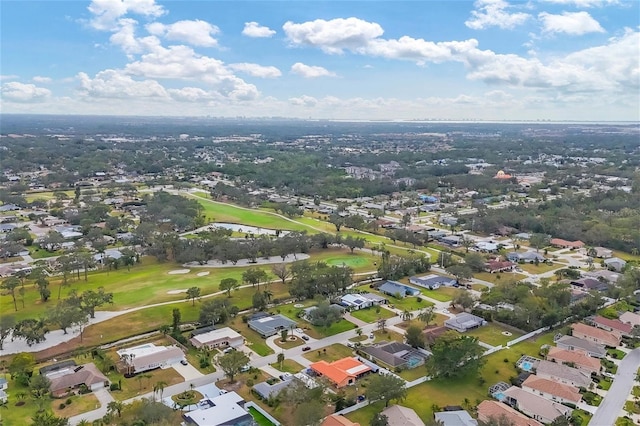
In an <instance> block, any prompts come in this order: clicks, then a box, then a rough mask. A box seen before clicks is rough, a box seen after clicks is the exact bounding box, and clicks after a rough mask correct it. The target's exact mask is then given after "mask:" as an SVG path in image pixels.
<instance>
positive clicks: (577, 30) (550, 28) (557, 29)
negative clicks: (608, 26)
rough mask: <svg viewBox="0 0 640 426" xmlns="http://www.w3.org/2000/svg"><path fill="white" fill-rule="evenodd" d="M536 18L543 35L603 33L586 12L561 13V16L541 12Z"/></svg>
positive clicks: (598, 24)
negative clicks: (539, 22) (540, 23)
mask: <svg viewBox="0 0 640 426" xmlns="http://www.w3.org/2000/svg"><path fill="white" fill-rule="evenodd" d="M538 18H539V19H540V21H542V31H543V32H545V33H550V34H554V33H565V34H570V35H583V34H587V33H603V32H605V30H604V28H602V26H600V23H599V22H598V21H596V20H595V19H593V18H592V17H591V15H589V13H587V12H575V13H572V12H562V15H552V14H550V13H547V12H542V13H540V14H539V15H538Z"/></svg>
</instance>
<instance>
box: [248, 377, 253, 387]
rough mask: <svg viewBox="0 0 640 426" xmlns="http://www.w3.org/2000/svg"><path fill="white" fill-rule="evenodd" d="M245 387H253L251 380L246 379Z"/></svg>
mask: <svg viewBox="0 0 640 426" xmlns="http://www.w3.org/2000/svg"><path fill="white" fill-rule="evenodd" d="M247 386H249V387H251V386H253V380H251V379H248V380H247Z"/></svg>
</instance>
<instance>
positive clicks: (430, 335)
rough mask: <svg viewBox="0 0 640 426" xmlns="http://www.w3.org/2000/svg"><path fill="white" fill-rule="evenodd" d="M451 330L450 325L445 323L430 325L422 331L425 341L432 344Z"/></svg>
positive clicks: (429, 344)
mask: <svg viewBox="0 0 640 426" xmlns="http://www.w3.org/2000/svg"><path fill="white" fill-rule="evenodd" d="M447 331H449V328H448V327H445V326H444V325H430V326H428V327H427V328H425V329H424V330H423V331H422V335H423V336H424V342H425V343H426V344H427V345H428V346H431V345H433V344H434V343H435V342H436V339H437V338H438V337H440V336H442V335H443V334H444V333H446V332H447Z"/></svg>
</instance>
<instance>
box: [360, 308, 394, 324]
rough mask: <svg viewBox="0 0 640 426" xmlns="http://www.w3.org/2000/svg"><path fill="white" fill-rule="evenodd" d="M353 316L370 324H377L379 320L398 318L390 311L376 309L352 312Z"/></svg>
mask: <svg viewBox="0 0 640 426" xmlns="http://www.w3.org/2000/svg"><path fill="white" fill-rule="evenodd" d="M351 315H352V316H353V317H355V318H358V319H359V320H361V321H364V322H368V323H372V322H376V321H377V320H378V318H393V317H395V316H396V315H395V314H394V313H393V312H391V311H390V310H388V309H384V308H374V307H371V308H367V309H359V310H356V311H352V312H351Z"/></svg>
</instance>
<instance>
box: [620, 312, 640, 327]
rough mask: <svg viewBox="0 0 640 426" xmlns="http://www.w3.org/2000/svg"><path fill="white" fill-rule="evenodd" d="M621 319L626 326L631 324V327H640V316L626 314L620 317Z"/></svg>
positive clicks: (632, 313) (630, 313)
mask: <svg viewBox="0 0 640 426" xmlns="http://www.w3.org/2000/svg"><path fill="white" fill-rule="evenodd" d="M619 319H620V321H622V322H623V323H625V324H630V325H631V327H634V326H636V325H638V326H640V315H638V314H636V313H634V312H624V313H623V314H622V315H620V318H619Z"/></svg>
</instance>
